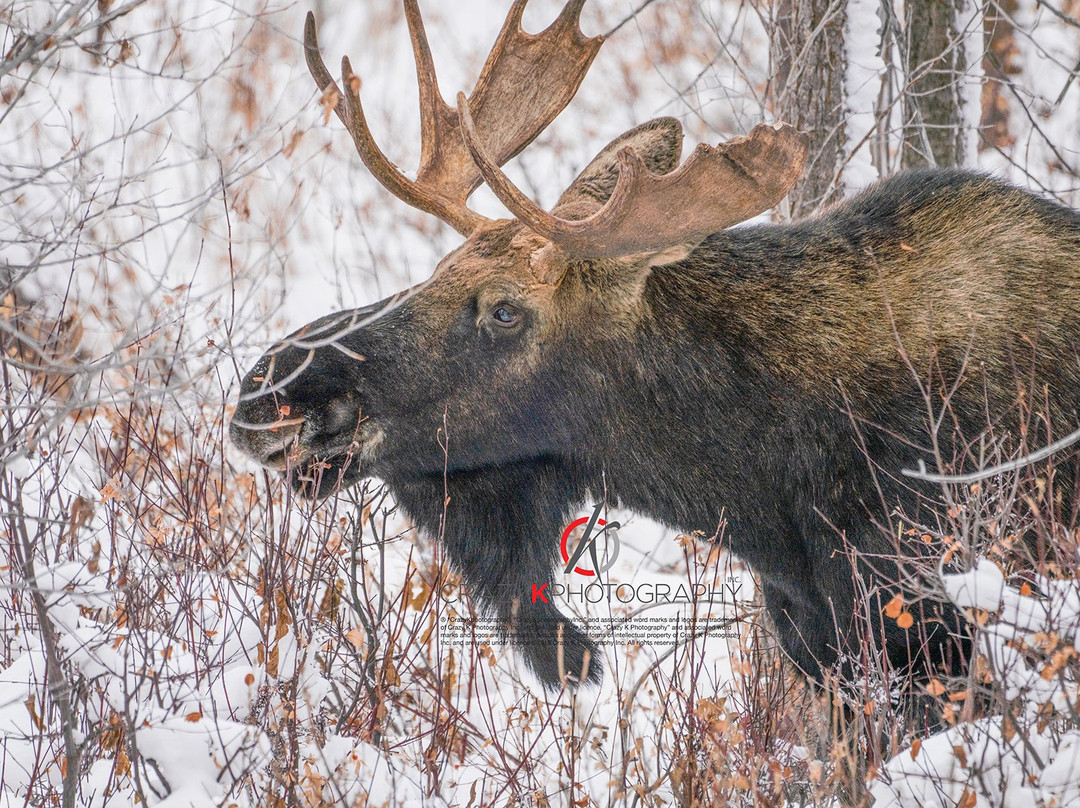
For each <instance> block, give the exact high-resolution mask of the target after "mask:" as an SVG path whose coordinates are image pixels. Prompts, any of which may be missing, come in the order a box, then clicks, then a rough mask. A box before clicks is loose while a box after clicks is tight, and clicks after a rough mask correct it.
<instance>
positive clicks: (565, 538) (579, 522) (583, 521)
mask: <svg viewBox="0 0 1080 808" xmlns="http://www.w3.org/2000/svg"><path fill="white" fill-rule="evenodd" d="M589 519H590V517H588V516H583V517H581V518H580V519H575V520H574V521H573V522H571V523H570V524H569V525H567V526H566V530H564V531H563V534H562V541H560V542H559V552H560V553H561V554H562V560H563V563H564V564H565V563H569V562H570V552H569V550H567V549H566V545H567V543H568V542H569V541H570V534H571V533H573V532H574V531H575V530H576V529H577V528H579V527H583V526H585V525H587V524H588V523H589ZM606 524H607V522H606V521H605V520H603V519H597V520H596V526H597V527H603V526H604V525H606ZM574 572H576V573H577V574H578V575H586V576H588V577H590V578H592V577H594V576H595V575H596V573H595V572H594V571H593V570H587V569H582V568H581V567H574Z"/></svg>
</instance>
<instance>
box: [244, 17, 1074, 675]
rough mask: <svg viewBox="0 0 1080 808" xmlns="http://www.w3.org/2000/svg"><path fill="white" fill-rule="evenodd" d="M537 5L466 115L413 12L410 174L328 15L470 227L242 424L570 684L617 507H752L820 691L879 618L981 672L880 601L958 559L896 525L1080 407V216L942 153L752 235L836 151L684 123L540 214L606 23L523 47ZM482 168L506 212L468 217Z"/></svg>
mask: <svg viewBox="0 0 1080 808" xmlns="http://www.w3.org/2000/svg"><path fill="white" fill-rule="evenodd" d="M525 3H526V0H515V2H514V3H513V6H512V8H511V10H510V13H509V16H508V18H507V20H506V22H505V24H504V25H503V28H502V30H501V32H500V34H499V36H498V39H497V41H496V43H495V45H494V47H493V49H492V52H491V54H490V55H489V57H488V59H487V62H486V64H485V65H484V68H483V71H482V73H481V75H480V78H479V81H478V83H477V85H476V88H475V89H474V91H473V92H472V94H471V95H470V96H469V97H468V98H466V97H465V95H464V94H461V93H459V94H458V96H457V103H456V108H455V107H451V106H450V105H448V104H446V103H445V102H444V100H443V98H442V95H441V94H440V91H439V88H438V85H437V83H436V79H435V73H434V69H433V65H432V59H431V54H430V51H429V49H428V44H427V39H426V34H425V33H424V27H423V23H422V20H421V17H420V13H419V9H418V7H417V3H416V0H404V7H405V15H406V20H407V23H408V27H409V31H410V36H411V40H412V46H413V51H414V55H415V59H416V64H417V75H418V83H419V87H420V102H421V124H422V131H421V136H422V150H421V158H420V167H419V170H418V172H417V175H416V179H409V178H408V177H406V175H405V174H403V173H402V172H401V171H399V170H398V169H397V168H396V167H395V166H394V165H393V164H392V163H391V162H390V161H389V160H388V159H387V158H386V157H385V156H384V155H383V153H382V152H381V151H380V149H379V147H378V146H377V145H376V144H375V142H374V140H373V139H372V136H371V133H370V131H369V128H368V125H367V122H366V120H365V117H364V111H363V107H362V106H361V102H360V98H359V94H358V87H359V82H358V81H357V80H356V78H355V76H354V74H353V73H352V71H351V69H350V66H349V62H348V60H347V59H343V60H342V82H341V84H340V85H338V84H337V83H335V81H334V80H333V79H332V78H331V75H330V73H329V71H328V70H327V68H326V66H325V65H324V63H323V61H322V58H321V56H320V53H319V46H318V43H317V40H316V28H315V22H314V18H313V16H312V15H311V14H309V15H308V17H307V22H306V27H305V38H304V48H305V53H306V57H307V63H308V67H309V69H310V71H311V74H312V76H313V77H314V79H315V81H316V83H317V84H318V87H319V89H320V90H321V91H322V92H323V102H324V103H325V104H328V105H331V106H332V107H333V109H334V111H335V112H336V113H337V116H338V117H339V118H340V119H341V121H342V122H343V123H344V125H345V128H346V129H347V130H348V132H349V134H351V135H352V138H353V141H354V143H355V145H356V149H357V151H358V152H359V154H360V157H361V159H362V160H363V161H364V163H365V164H366V166H367V167H368V169H369V170H370V171H371V173H372V174H373V175H374V176H375V177H376V179H378V180H379V182H381V183H382V184H383V185H384V186H385V187H386V188H387V189H389V190H390V191H391V192H393V193H394V194H395V195H397V196H398V197H399V198H400V199H402V200H403V201H405V202H407V203H408V204H409V205H412V206H414V207H416V208H419V209H420V210H423V211H426V212H428V213H431V214H434V215H435V216H437V217H439V218H440V219H441V220H443V221H444V222H446V223H447V224H449V225H450V226H451V227H453V228H454V229H455V230H457V231H458V232H459V233H460V234H461V235H462V236H463V237H464V238H465V241H464V243H463V244H462V245H461V246H460V247H458V248H457V249H455V250H454V251H453V252H451V253H450V254H449V255H447V256H446V257H445V258H444V259H443V260H442V261H441V262H440V263H439V265H438V267H436V269H435V272H434V274H433V275H432V277H431V278H430V279H429V280H428V281H426V282H424V283H421V284H419V285H418V286H416V287H415V288H413V289H410V290H408V291H407V292H405V293H403V294H399V295H395V296H393V297H390V298H388V299H386V300H383V301H380V302H378V303H376V304H374V305H371V306H367V307H365V308H360V309H356V310H353V311H346V312H343V313H338V314H332V315H329V316H326V317H323V318H321V319H319V320H316V321H315V322H313V323H310V324H309V325H307V326H305V327H304V328H301V329H300V330H299V331H297V332H296V333H294V334H292V335H290V336H289V337H287V338H286V339H284V340H282V341H281V342H280V343H279V344H277V345H276V346H275V347H273V348H272V349H271V350H270V351H269V352H268V353H267V354H266V355H265V356H263V357H262V358H261V359H260V360H259V361H258V363H257V364H256V365H255V366H254V367H253V368H252V369H251V371H250V372H249V373H248V374H247V376H246V377H245V378H244V380H243V382H242V386H241V395H240V401H239V404H238V406H237V408H236V412H235V415H234V417H233V420H232V423H231V427H230V430H231V436H232V440H233V441H234V442H235V444H236V445H237V446H238V447H240V448H241V449H242V450H243V451H245V452H246V453H247V454H249V455H251V456H252V457H253V458H254V459H255V460H257V461H258V462H259V463H261V464H262V465H263V466H266V467H268V468H271V469H277V470H281V471H282V472H283V473H285V474H287V475H288V476H289V477H290V479H291V482H292V484H293V485H294V486H296V487H297V488H298V489H300V490H302V491H304V492H305V493H307V494H308V495H310V496H313V497H322V496H325V495H327V494H329V493H330V492H331V491H333V490H335V489H337V488H339V487H342V486H348V485H351V484H354V483H356V482H357V481H359V480H361V479H363V478H368V477H376V478H380V479H381V480H383V481H384V482H385V484H386V485H387V486H388V487H389V489H390V491H391V492H392V494H393V496H394V498H395V499H396V501H397V503H398V504H399V506H400V507H401V508H402V509H403V510H404V511H405V512H406V513H408V514H409V515H410V516H411V518H412V519H413V520H414V521H415V523H416V524H417V525H418V527H419V528H420V529H421V531H422V532H424V533H426V534H428V535H430V536H433V537H438V538H439V540H441V541H442V542H443V544H444V546H445V551H446V553H447V555H448V557H449V559H450V561H451V563H452V564H453V565H454V567H456V569H457V570H458V571H460V574H461V575H462V577H463V580H464V582H465V583H466V585H467V586H468V588H469V591H470V592H471V594H472V595H473V597H474V598H475V599H477V600H478V601H479V602H481V603H482V604H483V605H485V606H486V607H487V608H489V609H491V610H492V611H493V612H494V613H495V614H496V615H497V616H498V617H499V618H500V620H501V621H502V623H503V624H504V625H505V627H506V630H507V631H508V632H509V633H510V635H511V636H514V637H517V638H519V639H520V638H525V637H527V638H528V642H519V652H520V653H521V654H523V655H524V658H525V659H526V660H527V661H528V663H529V665H530V666H531V668H532V669H533V670H534V671H535V673H536V674H537V676H538V677H539V679H540V680H541V681H543V682H544V683H545V684H546V685H549V686H555V687H557V686H560V685H561V684H564V683H566V682H567V680H568V679H569V680H580V679H581V678H582V677H584V678H585V679H587V680H590V681H598V680H599V679H600V678H601V676H602V668H601V663H600V662H599V660H598V655H597V653H596V649H595V647H594V645H593V644H592V643H591V641H590V640H589V638H588V637H587V636H586V635H585V634H584V633H583V632H582V631H581V630H580V628H579V627H577V626H575V625H574V623H573V622H572V621H570V620H568V619H567V618H566V617H565V616H564V615H562V614H561V613H560V612H559V611H558V610H557V609H556V607H555V606H553V605H551V604H550V603H547V602H546V601H545V599H543V598H540V599H535V598H532V597H530V592H532V591H533V590H534V587H536V586H542V585H543V584H544V583H546V582H549V581H551V580H552V579H553V568H554V563H555V560H556V552H557V548H558V536H559V534H560V531H561V529H562V527H563V525H565V524H566V523H567V520H568V518H569V516H570V515H571V514H572V513H573V512H574V511H575V510H576V509H578V508H580V507H581V506H582V505H584V504H585V503H586V502H589V501H592V502H595V501H598V500H599V499H601V498H603V500H604V501H606V502H610V503H618V504H620V505H622V506H624V507H626V508H629V509H632V510H633V511H635V512H638V513H641V514H644V515H647V516H649V517H652V518H654V519H656V520H658V521H659V522H662V523H664V524H667V525H669V526H672V527H674V528H677V529H680V530H683V531H687V532H689V531H697V530H700V531H704V533H705V534H706V535H712V534H714V533H715V531H716V529H717V526H718V525H719V524H720V523H721V520H726V524H727V527H726V537H727V538H726V540H727V541H728V543H729V547H730V549H731V550H732V551H733V552H734V553H735V554H736V555H738V556H739V557H741V558H743V559H744V560H746V561H747V562H749V564H750V565H751V566H752V567H753V569H754V570H755V571H756V573H757V575H758V577H759V578H760V582H761V588H762V593H763V597H764V603H765V606H766V609H767V611H768V613H769V615H770V617H771V620H772V622H773V623H774V624H775V631H776V634H777V637H778V640H779V642H780V644H781V645H782V647H783V649H784V650H785V652H786V653H787V655H788V656H789V657H790V658H791V659H792V660H793V661H794V662H795V664H796V665H797V666H798V667H799V668H800V669H801V670H802V671H804V672H805V673H807V674H808V675H810V676H812V677H821V676H823V675H824V673H825V672H826V670H828V669H835V668H836V667H837V663H838V662H844V661H845V660H847V661H849V662H850V661H851V660H852V659H854V658H855V655H856V654H857V653H859V649H858V648H857V647H856V643H855V642H854V640H853V639H852V638H853V637H857V636H860V635H865V636H869V637H872V638H873V642H874V646H873V647H876V648H878V649H881V650H883V652H884V654H885V655H886V656H887V658H888V661H889V662H890V663H891V664H892V665H893V666H895V667H896V668H897V669H899V670H908V671H910V670H913V669H915V668H918V669H920V670H924V671H925V670H927V669H928V666H937V665H939V664H944V665H949V666H952V667H953V668H956V667H957V666H958V665H959V664H962V660H963V656H964V654H965V653H966V651H965V642H966V641H965V640H964V639H963V630H962V627H961V624H962V623H963V621H962V620H961V619H960V618H959V617H958V615H957V614H956V612H955V611H954V610H953V609H952V608H951V607H950V605H949V604H947V603H934V602H926V603H924V604H922V608H921V609H920V610H917V611H918V612H919V614H918V615H917V617H916V622H915V623H914V625H913V626H910V627H904V628H901V627H900V625H899V624H898V623H897V622H896V621H894V620H890V619H887V618H886V617H884V616H883V615H882V614H881V606H882V604H883V603H885V602H886V601H887V600H888V599H889V598H890V597H891V596H892V595H894V594H895V593H896V592H897V591H901V589H902V586H901V585H902V584H903V582H904V581H905V579H906V578H905V564H906V562H907V560H909V559H915V558H919V557H920V556H921V557H925V556H926V555H927V553H928V552H930V551H929V550H927V549H925V548H926V545H924V544H922V543H920V542H914V541H911V542H909V541H908V540H907V539H906V537H905V536H904V534H903V532H902V531H897V530H895V529H892V530H890V529H888V528H887V527H886V528H885V529H883V527H882V525H883V524H885V525H888V524H890V522H889V519H890V518H891V516H890V514H894V513H896V512H903V513H905V514H908V515H912V516H913V515H916V514H918V513H919V511H920V508H925V507H927V503H933V501H934V498H935V496H940V489H937V493H935V489H934V487H933V486H931V485H929V484H926V483H919V482H914V481H911V480H907V479H905V478H904V477H903V476H902V475H900V473H899V471H900V470H901V469H903V468H906V467H912V466H915V465H916V464H918V463H919V461H926V460H930V461H935V460H936V461H940V459H941V458H942V457H945V458H946V460H947V461H948V462H953V461H954V460H955V461H956V462H957V463H958V464H959V465H963V464H964V462H963V458H964V455H963V452H964V447H965V446H967V445H968V444H966V443H964V440H965V436H966V439H968V440H971V439H972V438H973V437H975V436H979V435H986V434H992V435H993V436H994V439H995V440H997V441H998V445H999V446H1001V447H1003V449H1002V450H1003V451H1018V450H1019V447H1020V446H1021V444H1020V443H1019V442H1018V440H1019V439H1018V438H1015V437H1013V438H1010V436H1016V435H1019V434H1020V433H1021V432H1023V433H1024V434H1027V435H1031V436H1034V435H1048V434H1049V432H1050V428H1051V427H1050V425H1051V423H1053V428H1054V429H1061V428H1063V427H1065V426H1067V427H1068V428H1069V429H1072V428H1073V427H1075V425H1076V423H1077V403H1078V397H1080V361H1078V360H1080V351H1078V348H1080V322H1078V318H1077V312H1078V311H1080V215H1078V214H1077V213H1076V212H1074V211H1072V210H1070V209H1068V208H1066V207H1063V206H1061V205H1059V204H1056V203H1054V202H1051V201H1048V200H1046V199H1042V198H1039V197H1037V196H1035V195H1033V194H1031V193H1028V192H1026V191H1023V190H1020V189H1018V188H1015V187H1012V186H1010V185H1008V184H1006V183H1004V182H1001V181H998V180H996V179H992V178H990V177H987V176H984V175H981V174H977V173H971V172H967V171H961V170H920V171H911V172H905V173H901V174H898V175H896V176H894V177H893V178H891V179H888V180H885V181H883V182H881V183H879V184H878V185H876V186H875V187H872V188H870V189H869V190H866V191H863V192H862V193H860V194H859V195H857V196H855V197H853V198H851V199H848V200H847V201H844V202H841V203H839V204H836V205H835V206H833V207H831V208H829V209H827V210H825V211H824V212H821V213H820V214H818V215H816V216H814V217H812V218H809V219H805V220H802V221H796V222H793V223H788V224H754V225H747V226H742V227H732V226H733V225H737V224H740V223H743V222H745V221H746V220H748V219H750V218H752V217H755V216H757V215H758V214H761V213H762V212H764V211H767V210H769V209H771V208H773V207H774V206H776V205H777V203H779V202H780V201H781V200H782V199H783V197H784V196H785V195H786V194H787V192H788V191H789V190H790V188H791V187H792V185H793V184H794V182H795V181H796V180H797V178H798V177H799V176H800V174H801V172H802V170H803V164H804V160H805V158H806V155H807V151H808V141H809V139H808V137H807V136H806V135H805V134H802V133H800V132H798V131H796V130H795V129H794V128H792V127H790V126H787V125H778V126H766V125H760V126H757V127H756V128H754V129H753V131H751V132H750V134H749V135H748V136H746V137H742V138H735V139H733V140H730V141H728V142H726V143H722V144H720V145H718V146H715V147H710V146H707V145H701V146H698V147H697V148H696V150H695V151H694V152H693V153H692V155H691V156H690V157H689V158H688V159H687V160H686V162H685V163H683V164H682V165H680V160H681V151H682V131H681V127H680V125H679V123H678V122H677V121H676V120H674V119H672V118H659V119H656V120H653V121H650V122H648V123H645V124H642V125H641V126H638V127H636V128H634V129H632V130H630V131H629V132H626V133H625V134H623V135H621V136H619V137H618V138H616V139H615V140H614V141H613V142H612V143H611V144H610V145H608V146H607V147H606V148H604V149H603V150H602V151H601V152H600V153H599V154H598V155H597V156H596V157H595V159H593V160H592V162H591V163H589V164H588V166H587V167H586V168H585V169H584V170H583V171H582V172H581V174H580V175H579V176H578V177H577V179H575V180H574V182H573V183H572V184H571V185H570V187H569V188H568V189H567V190H566V192H565V193H564V194H563V195H562V197H561V198H560V199H559V200H558V203H557V204H556V205H555V206H554V208H553V209H552V210H551V211H550V212H549V211H545V210H544V209H542V208H541V207H540V206H538V205H537V204H536V203H535V202H533V201H532V200H531V199H529V198H528V197H527V196H526V195H525V194H524V193H523V192H522V191H521V190H519V189H518V188H516V187H515V186H514V185H513V184H512V183H511V181H510V180H508V179H507V177H506V175H505V174H504V173H503V172H502V170H501V166H502V165H503V164H504V163H506V162H507V161H508V160H509V159H510V158H512V157H513V156H515V155H516V154H518V153H519V152H520V151H521V150H522V149H523V148H524V147H525V146H526V145H527V144H528V143H529V142H531V141H532V140H533V139H534V138H535V137H536V136H537V134H538V133H540V132H541V131H542V130H543V129H544V128H545V127H546V126H547V125H548V124H550V123H551V121H552V120H554V118H555V117H556V116H557V115H558V114H559V112H560V111H561V110H562V109H563V108H564V107H565V106H566V104H568V103H569V101H570V99H571V98H572V97H573V96H574V94H575V92H576V91H577V88H578V86H579V84H580V83H581V81H582V79H583V78H584V76H585V73H586V72H587V70H588V68H589V65H590V64H591V62H592V61H593V59H594V57H595V56H596V53H597V50H598V49H599V48H600V46H601V43H602V38H601V37H593V38H588V37H585V36H584V35H583V34H582V32H581V30H580V27H579V14H580V10H581V7H582V5H583V3H584V0H571V2H569V3H568V4H567V5H566V7H565V8H564V9H563V11H562V12H561V14H560V15H559V17H558V18H557V20H556V21H555V22H554V23H552V24H551V26H550V27H549V28H547V29H546V30H545V31H543V32H542V33H540V34H537V35H530V34H527V33H525V32H524V31H523V30H522V28H521V15H522V12H523V9H524V6H525ZM481 183H486V184H487V185H488V187H489V188H491V190H492V191H494V193H495V194H496V195H497V196H498V198H499V199H500V200H501V201H502V203H503V204H504V205H505V206H506V208H507V209H508V210H509V211H510V212H511V213H512V215H513V218H512V219H500V220H490V219H487V218H485V217H482V216H480V215H478V214H477V213H475V212H474V211H472V210H471V209H470V208H468V207H467V206H466V201H467V199H468V197H469V196H470V194H471V193H472V192H473V191H474V190H475V189H476V188H477V187H479V185H480V184H481ZM946 405H947V407H946ZM946 408H947V412H948V415H947V417H943V412H944V410H945V409H946ZM988 430H989V432H988ZM931 433H933V434H932V437H933V439H931ZM892 524H896V523H895V522H894V523H892ZM898 587H900V588H898ZM909 597H910V592H909ZM905 622H906V621H905ZM956 635H959V636H960V639H959V640H957V639H955V637H956ZM957 643H958V645H957ZM848 667H849V669H850V667H851V665H849V666H848Z"/></svg>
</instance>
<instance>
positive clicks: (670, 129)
mask: <svg viewBox="0 0 1080 808" xmlns="http://www.w3.org/2000/svg"><path fill="white" fill-rule="evenodd" d="M682 139H683V132H682V124H680V123H679V122H678V121H677V120H676V119H675V118H655V119H653V120H651V121H649V122H648V123H643V124H641V126H636V127H634V128H633V129H631V130H630V131H629V132H624V133H623V134H621V135H619V136H618V137H617V138H615V139H614V140H613V141H611V142H610V143H609V144H608V145H606V146H605V147H604V148H603V149H601V150H600V153H599V154H598V155H596V157H594V158H593V160H592V162H591V163H589V164H588V165H587V166H586V167H585V170H584V171H582V172H581V173H580V174H578V176H577V179H575V180H574V181H573V182H572V183H571V184H570V187H569V188H567V189H566V191H565V193H563V195H562V196H561V197H559V201H558V203H557V204H556V205H555V207H554V208H553V209H552V211H551V212H552V213H554V214H555V215H557V216H559V217H561V218H563V219H585V218H588V217H589V216H591V215H592V214H593V213H595V212H596V211H598V210H599V209H600V208H601V207H603V205H604V203H605V202H607V200H608V197H610V196H611V192H612V191H614V190H615V183H616V181H617V180H618V179H619V162H618V154H619V152H620V151H621V150H622V149H623V148H624V147H629V148H631V149H632V150H633V151H634V153H635V154H636V155H637V156H638V157H640V158H641V159H642V160H643V161H644V163H645V167H646V168H648V169H649V171H651V172H652V173H653V174H668V173H670V172H672V171H674V170H675V169H676V168H677V167H678V165H679V159H680V158H681V157H682Z"/></svg>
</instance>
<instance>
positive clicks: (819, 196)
mask: <svg viewBox="0 0 1080 808" xmlns="http://www.w3.org/2000/svg"><path fill="white" fill-rule="evenodd" d="M846 6H847V2H846V0H776V3H775V5H774V6H773V8H774V17H773V25H772V30H771V31H770V37H771V43H770V48H771V50H772V58H773V64H774V66H775V76H776V78H775V84H774V86H773V106H774V111H775V113H776V117H777V119H778V120H781V121H786V122H788V123H790V124H793V125H795V126H797V127H798V128H799V129H802V130H803V131H805V132H809V133H810V137H811V146H810V160H809V161H808V165H807V170H806V175H805V177H804V178H803V179H802V180H801V181H800V182H799V183H798V184H797V185H796V186H795V188H794V190H792V192H791V194H790V195H789V196H788V199H789V200H790V202H791V210H792V213H793V214H794V215H796V216H801V215H805V214H808V213H811V212H813V211H814V210H816V209H817V208H818V207H820V206H821V205H822V204H824V203H827V202H830V201H832V200H833V199H834V198H836V197H837V196H838V195H839V190H840V188H839V179H838V178H839V174H840V169H841V167H842V165H843V159H844V148H845V145H846V139H845V138H846V134H845V129H844V101H845V96H844V76H845V75H846V73H847V59H846V53H845V50H844V24H845V18H846Z"/></svg>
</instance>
